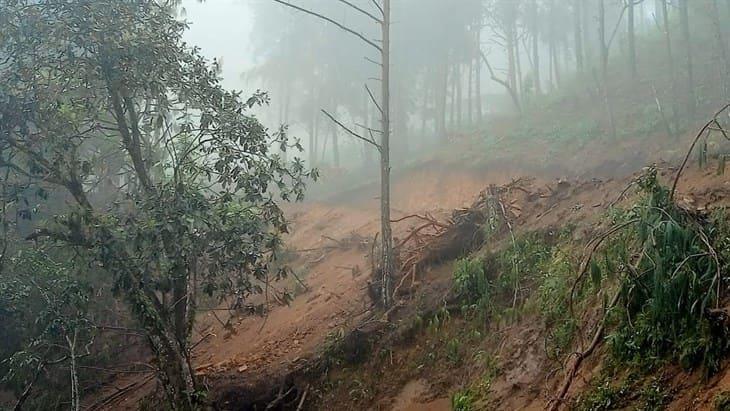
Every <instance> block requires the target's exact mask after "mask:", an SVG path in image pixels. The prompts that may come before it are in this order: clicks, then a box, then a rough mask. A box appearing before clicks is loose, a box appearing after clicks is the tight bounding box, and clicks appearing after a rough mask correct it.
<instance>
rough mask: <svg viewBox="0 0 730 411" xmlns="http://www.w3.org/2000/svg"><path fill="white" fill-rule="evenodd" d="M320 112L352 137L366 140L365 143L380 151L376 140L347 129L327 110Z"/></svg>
mask: <svg viewBox="0 0 730 411" xmlns="http://www.w3.org/2000/svg"><path fill="white" fill-rule="evenodd" d="M322 112H323V113H324V115H325V116H327V117H329V119H330V120H332V121H334V123H335V124H337V125H338V126H340V127H342V129H343V130H345V131H347V132H348V133H349V134H350V135H352V136H353V137H355V138H357V139H360V140H362V141H364V142H366V143H369V144H372V145H373V146H375V148H377V149H378V151H380V150H381V148H380V144H378V143H376V142H375V141H374V140H370V139H368V138H365V137H363V136H361V135H359V134H357V133H356V132H354V131H352V130H351V129H349V128H348V127H347V126H346V125H344V124H342V123H341V122H339V121H338V120H337V119H336V118H334V117H333V116H332V115H331V114H330V113H328V112H327V111H326V110H324V109H322Z"/></svg>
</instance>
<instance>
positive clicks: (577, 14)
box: [573, 0, 583, 73]
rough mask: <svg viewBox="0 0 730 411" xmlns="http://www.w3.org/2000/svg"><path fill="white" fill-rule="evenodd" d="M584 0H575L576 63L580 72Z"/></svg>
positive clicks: (581, 68) (581, 67) (581, 64)
mask: <svg viewBox="0 0 730 411" xmlns="http://www.w3.org/2000/svg"><path fill="white" fill-rule="evenodd" d="M582 2H583V0H573V25H574V27H573V31H574V32H573V34H574V42H575V64H576V70H577V71H578V73H582V72H583V32H582V29H581V18H582V17H581V16H582V8H581V4H582Z"/></svg>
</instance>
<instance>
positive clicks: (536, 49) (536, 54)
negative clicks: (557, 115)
mask: <svg viewBox="0 0 730 411" xmlns="http://www.w3.org/2000/svg"><path fill="white" fill-rule="evenodd" d="M532 10H533V11H532V64H533V71H534V74H533V76H534V77H535V94H536V95H540V94H542V85H541V84H542V82H541V79H540V26H539V21H540V20H539V10H538V8H537V0H532Z"/></svg>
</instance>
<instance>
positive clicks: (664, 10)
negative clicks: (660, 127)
mask: <svg viewBox="0 0 730 411" xmlns="http://www.w3.org/2000/svg"><path fill="white" fill-rule="evenodd" d="M659 2H660V6H661V14H662V31H663V32H664V33H663V34H664V45H665V47H666V51H667V66H668V67H669V78H670V81H671V93H672V120H673V121H672V122H673V125H674V132H675V133H676V132H677V131H678V130H679V109H678V108H677V101H678V98H677V78H676V74H675V69H674V54H673V53H672V36H671V33H670V32H669V8H668V6H667V0H659Z"/></svg>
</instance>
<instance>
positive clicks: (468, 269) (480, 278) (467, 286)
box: [454, 258, 492, 313]
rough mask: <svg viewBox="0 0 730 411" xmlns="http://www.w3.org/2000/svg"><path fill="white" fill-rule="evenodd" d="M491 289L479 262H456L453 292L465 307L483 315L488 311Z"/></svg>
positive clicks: (475, 260)
mask: <svg viewBox="0 0 730 411" xmlns="http://www.w3.org/2000/svg"><path fill="white" fill-rule="evenodd" d="M491 288H492V285H491V283H490V281H489V279H488V278H487V274H486V271H485V269H484V263H483V262H482V261H481V260H479V259H470V258H464V259H460V260H457V261H456V265H455V269H454V290H455V291H456V293H457V294H458V295H459V297H460V298H461V299H462V301H463V302H464V303H465V307H469V308H474V309H476V310H478V311H480V312H484V313H486V312H488V311H490V309H491V304H492V301H491V297H490V296H491Z"/></svg>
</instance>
